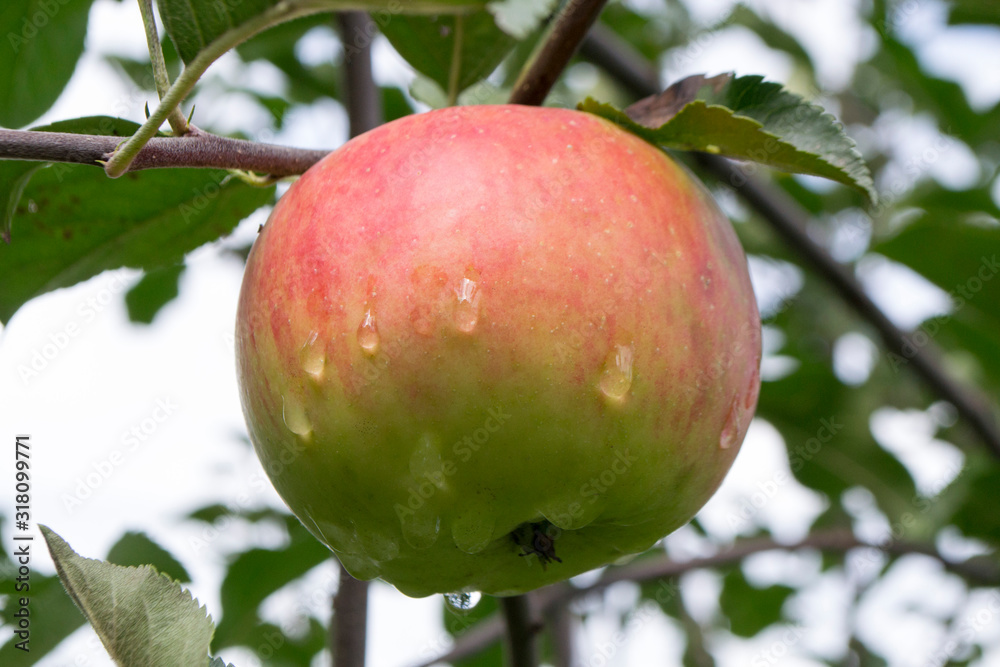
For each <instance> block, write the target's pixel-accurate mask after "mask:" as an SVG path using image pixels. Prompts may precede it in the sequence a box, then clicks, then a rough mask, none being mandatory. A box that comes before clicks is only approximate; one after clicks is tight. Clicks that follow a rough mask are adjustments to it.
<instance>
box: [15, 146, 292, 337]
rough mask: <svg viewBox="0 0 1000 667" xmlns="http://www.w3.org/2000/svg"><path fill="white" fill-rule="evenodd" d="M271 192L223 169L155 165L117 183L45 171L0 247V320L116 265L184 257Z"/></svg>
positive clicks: (149, 265) (96, 173)
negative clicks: (7, 241)
mask: <svg viewBox="0 0 1000 667" xmlns="http://www.w3.org/2000/svg"><path fill="white" fill-rule="evenodd" d="M272 196H273V188H254V187H251V186H249V185H246V184H245V183H243V182H242V181H239V180H238V179H231V178H229V176H228V174H227V173H226V172H225V171H221V170H201V169H169V170H168V169H157V170H148V171H142V172H129V173H128V174H126V175H125V176H123V177H122V178H120V179H116V180H112V179H109V178H107V177H106V176H105V175H104V172H102V171H101V170H100V169H95V168H93V167H88V166H85V165H66V164H57V165H54V166H52V167H49V168H47V169H42V170H39V171H38V172H37V173H36V174H35V175H34V177H33V178H32V180H31V182H30V183H29V184H28V186H27V187H26V188H25V190H24V193H23V195H22V198H21V203H20V204H19V205H18V207H17V210H16V211H15V215H14V224H13V230H12V238H11V243H10V244H9V245H0V266H2V267H3V269H2V273H0V281H2V289H0V320H2V321H3V322H7V321H8V320H9V319H10V317H11V315H13V314H14V312H15V311H16V310H17V309H18V308H20V307H21V305H22V304H24V303H25V302H26V301H28V300H29V299H32V298H34V297H36V296H38V295H40V294H44V293H45V292H49V291H52V290H54V289H57V288H59V287H68V286H70V285H74V284H76V283H78V282H81V281H83V280H87V279H88V278H91V277H93V276H95V275H98V274H99V273H101V272H103V271H106V270H109V269H116V268H119V267H123V266H127V267H137V268H143V269H147V270H149V269H154V268H157V267H161V266H168V265H172V264H176V263H178V262H180V261H181V259H182V258H183V256H184V254H185V253H187V252H189V251H191V250H193V249H195V248H197V247H198V246H200V245H202V244H204V243H207V242H209V241H213V240H215V239H217V238H219V237H220V236H223V235H225V234H228V233H229V232H230V231H232V229H233V228H234V227H235V226H236V224H237V223H238V222H239V221H240V220H242V219H243V218H245V217H246V216H247V215H249V214H250V213H252V212H253V211H255V210H256V209H257V208H259V207H261V206H263V205H264V204H266V203H268V202H269V201H270V200H271V198H272Z"/></svg>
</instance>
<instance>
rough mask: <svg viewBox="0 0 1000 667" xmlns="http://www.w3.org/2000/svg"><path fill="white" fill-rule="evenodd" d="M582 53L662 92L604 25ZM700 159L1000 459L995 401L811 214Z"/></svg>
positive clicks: (729, 167) (644, 89)
mask: <svg viewBox="0 0 1000 667" xmlns="http://www.w3.org/2000/svg"><path fill="white" fill-rule="evenodd" d="M582 51H583V53H585V54H586V55H587V57H588V58H591V59H592V61H593V62H594V63H595V64H597V65H599V66H600V67H602V68H604V69H606V71H607V72H608V73H609V74H611V75H612V76H614V77H615V78H616V79H617V80H618V81H620V82H621V83H622V84H623V85H625V86H627V87H628V88H629V89H630V90H631V91H632V93H633V94H635V95H636V96H637V97H648V96H650V95H655V94H657V93H659V92H661V91H660V88H659V85H658V84H657V82H656V80H655V78H654V77H653V76H652V75H651V73H650V66H649V63H648V62H646V60H645V59H644V58H643V57H642V56H641V55H640V54H638V53H637V52H635V51H634V50H633V49H632V48H631V47H630V46H629V45H628V44H625V43H624V42H622V41H621V40H618V39H616V38H615V36H614V34H613V33H611V32H610V31H609V30H607V29H605V28H603V27H602V26H600V25H597V26H594V29H593V30H592V31H591V32H590V34H589V35H588V36H587V39H586V42H585V46H584V47H583V49H582ZM695 159H696V160H698V162H699V163H700V164H701V165H702V166H703V167H704V168H705V169H706V170H707V171H709V172H711V173H712V174H713V175H714V176H715V177H716V178H718V179H719V180H720V181H721V182H723V183H727V184H729V185H731V186H732V187H733V188H734V189H736V191H737V192H739V194H740V195H741V196H742V197H743V198H744V199H745V200H746V201H747V203H748V204H750V205H751V206H752V207H753V208H754V210H756V211H757V213H758V214H759V215H760V216H761V217H762V218H763V219H764V220H766V221H767V222H768V223H769V224H770V225H771V226H772V227H773V228H774V229H775V231H776V232H777V233H778V234H779V235H780V236H781V238H782V239H783V240H784V241H785V243H786V244H788V245H789V246H790V247H791V248H792V249H793V250H795V251H796V252H797V253H798V254H799V256H800V257H802V258H803V259H804V260H805V262H806V264H807V266H809V267H811V268H813V269H814V270H815V271H816V272H817V273H819V274H820V275H821V276H823V278H825V279H826V280H827V281H828V282H829V283H830V284H831V285H832V286H833V287H834V288H835V289H836V290H837V292H838V293H839V294H840V296H841V298H843V299H844V301H846V302H847V303H848V304H849V305H850V306H851V307H853V308H854V310H855V312H857V314H858V315H859V316H861V318H863V319H864V320H867V321H868V322H869V323H870V324H871V325H872V326H873V327H875V329H876V330H877V331H878V332H879V334H880V335H881V337H882V340H883V342H884V343H885V346H886V348H887V349H889V350H890V351H892V352H894V353H895V354H898V355H900V356H901V357H902V358H903V359H905V360H907V361H909V362H910V363H911V364H912V366H913V370H914V371H916V372H917V374H918V375H919V376H920V377H922V378H923V379H924V381H925V382H927V384H928V385H930V387H931V389H933V390H934V391H935V392H936V393H938V394H939V395H940V396H941V397H943V398H944V399H945V400H947V401H948V402H950V403H952V404H953V405H954V406H955V409H956V410H957V411H958V413H959V415H961V416H962V418H963V419H964V420H965V421H966V422H967V423H968V424H969V425H970V426H971V427H972V429H973V430H974V431H975V432H976V434H977V435H979V437H980V438H981V439H982V440H983V442H984V443H985V444H986V446H987V448H988V449H990V451H991V452H992V453H993V454H994V455H996V456H1000V427H998V425H997V422H996V419H995V418H994V416H993V412H992V403H991V401H990V400H989V399H988V398H987V397H986V396H985V395H983V394H982V393H981V392H979V391H978V390H977V389H975V388H974V387H971V386H963V385H962V384H960V383H959V382H957V381H956V380H954V379H952V378H951V377H950V376H949V375H948V373H947V371H945V369H944V367H943V366H942V364H941V362H940V358H941V353H940V351H939V349H938V347H937V346H936V345H935V344H934V343H933V342H928V343H927V344H924V345H913V344H911V343H910V341H909V337H908V335H907V334H906V333H904V332H903V331H902V330H900V329H899V328H898V327H897V326H896V325H894V324H893V323H892V322H891V321H890V320H889V318H887V317H886V316H885V313H883V312H882V311H881V309H879V307H878V306H876V305H875V302H873V301H872V300H871V298H870V297H869V296H868V295H867V294H865V292H864V290H863V289H862V288H861V286H860V285H859V284H858V282H857V280H855V279H854V276H853V275H852V273H851V272H850V270H849V269H848V268H847V267H845V266H844V265H842V264H840V263H839V262H837V261H836V260H834V259H833V258H832V257H831V256H830V254H829V253H828V252H827V251H826V250H825V249H824V248H823V247H822V246H820V245H819V244H817V243H815V242H814V241H813V240H812V239H811V238H810V237H809V235H808V234H807V233H806V232H805V229H806V225H807V222H808V220H809V215H808V213H807V212H806V211H804V210H803V209H802V207H801V206H799V205H798V203H797V202H795V201H794V200H793V199H792V198H791V197H790V196H788V195H786V194H785V193H783V192H781V191H779V190H778V189H776V188H774V187H771V186H769V185H767V184H766V183H765V182H763V181H761V180H760V179H758V178H755V177H753V176H751V175H749V174H746V173H744V172H742V171H740V170H739V167H738V166H737V165H735V164H734V163H732V162H730V161H729V160H726V159H724V158H720V157H718V156H714V155H708V154H703V153H696V154H695Z"/></svg>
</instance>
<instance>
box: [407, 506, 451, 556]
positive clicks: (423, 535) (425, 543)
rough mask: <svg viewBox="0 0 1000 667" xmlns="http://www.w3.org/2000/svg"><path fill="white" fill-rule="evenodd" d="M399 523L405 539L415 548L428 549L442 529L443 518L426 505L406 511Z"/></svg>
mask: <svg viewBox="0 0 1000 667" xmlns="http://www.w3.org/2000/svg"><path fill="white" fill-rule="evenodd" d="M407 509H409V508H407ZM399 523H400V528H401V529H402V531H403V539H405V540H406V543H407V544H409V545H410V546H411V547H413V548H414V549H427V548H428V547H430V546H432V545H433V544H434V543H435V542H436V541H437V538H438V533H439V532H440V530H441V518H440V517H439V516H437V515H436V514H434V513H432V512H428V511H427V507H426V505H425V506H424V507H423V508H421V509H419V510H417V511H415V512H410V513H409V514H405V513H404V515H403V516H401V517H400V519H399Z"/></svg>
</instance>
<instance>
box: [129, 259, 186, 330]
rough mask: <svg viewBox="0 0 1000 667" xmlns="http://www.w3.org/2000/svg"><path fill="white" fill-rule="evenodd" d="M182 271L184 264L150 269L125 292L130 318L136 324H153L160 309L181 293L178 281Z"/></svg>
mask: <svg viewBox="0 0 1000 667" xmlns="http://www.w3.org/2000/svg"><path fill="white" fill-rule="evenodd" d="M182 273H184V265H183V264H175V265H174V266H166V267H162V268H159V269H153V270H152V271H148V272H147V273H146V274H145V275H144V276H143V277H142V279H141V280H140V281H139V282H138V283H136V284H135V285H133V286H132V289H130V290H129V291H128V292H126V293H125V307H126V308H128V318H129V319H130V320H131V321H132V322H134V323H136V324H152V322H153V318H155V317H156V314H157V313H158V312H160V309H161V308H163V306H165V305H167V304H168V303H170V302H171V301H173V300H174V299H176V298H177V295H178V294H179V293H180V288H179V287H178V283H179V282H180V278H181V274H182Z"/></svg>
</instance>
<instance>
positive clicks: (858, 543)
mask: <svg viewBox="0 0 1000 667" xmlns="http://www.w3.org/2000/svg"><path fill="white" fill-rule="evenodd" d="M861 548H870V549H877V550H880V551H882V552H884V553H887V554H890V555H892V556H903V555H907V554H921V555H924V556H928V557H930V558H933V559H935V560H937V561H938V562H940V563H941V564H942V565H944V567H945V569H946V570H949V571H951V572H953V573H955V574H957V575H959V576H961V577H964V578H965V579H967V580H968V581H970V582H972V583H974V584H977V585H981V586H991V587H992V586H998V585H1000V567H998V566H997V564H996V563H994V562H992V561H987V560H982V561H978V560H970V561H964V562H954V561H951V560H948V559H947V558H945V557H944V556H943V555H941V553H940V552H939V551H938V550H937V549H936V548H934V546H933V545H931V544H922V543H918V542H907V541H902V540H890V541H888V542H886V543H884V544H870V543H868V542H864V541H862V540H859V539H858V538H857V536H855V535H854V533H852V532H851V531H850V530H843V529H834V530H826V531H818V532H815V533H812V534H811V535H809V536H808V537H806V538H805V539H804V540H802V541H800V542H796V543H794V544H779V543H778V542H775V541H774V539H773V538H770V537H761V538H755V539H750V540H743V541H740V542H737V543H736V544H734V545H733V546H731V547H729V548H727V549H725V550H723V551H720V552H719V553H717V554H714V555H712V556H706V557H704V558H695V559H692V560H686V561H676V560H672V559H671V558H669V557H667V556H665V555H664V556H663V557H660V558H647V559H643V560H640V561H638V562H635V563H632V564H630V565H625V566H623V567H616V568H610V569H608V570H607V571H606V572H605V573H604V576H602V577H601V578H600V579H599V580H598V581H596V582H595V583H593V584H591V585H590V586H585V587H582V588H576V587H574V586H571V585H569V584H565V583H564V584H560V585H556V586H549V587H547V588H543V589H540V590H538V591H536V592H535V593H533V594H532V597H533V600H534V604H535V606H536V607H537V608H538V609H539V611H540V612H541V613H542V614H547V613H549V610H551V609H553V608H554V607H555V606H556V605H566V604H568V603H569V602H571V601H572V600H574V599H576V598H579V597H583V596H586V595H588V594H591V593H594V592H597V591H601V590H603V589H605V588H607V587H608V586H610V585H612V584H614V583H617V582H619V581H636V582H644V581H655V580H658V579H671V578H675V577H678V576H680V575H682V574H684V573H685V572H690V571H692V570H699V569H704V568H711V567H721V566H724V565H731V564H733V563H738V562H740V561H741V560H743V559H744V558H746V557H747V556H751V555H753V554H757V553H762V552H765V551H799V550H802V549H818V550H820V551H826V552H833V553H846V552H847V551H851V550H852V549H861ZM671 594H673V593H671ZM503 632H504V622H503V619H502V618H501V617H500V615H499V614H497V615H494V616H493V617H491V618H487V619H484V620H483V621H481V622H479V623H478V624H476V625H475V626H473V628H472V629H471V630H469V632H467V633H466V634H464V635H462V636H461V637H459V638H458V639H457V640H456V641H455V645H454V646H453V647H452V648H451V650H449V651H448V652H446V653H444V654H442V655H440V656H438V657H436V658H433V659H432V660H428V661H427V662H424V663H421V664H420V665H419V666H418V667H431V666H432V665H436V664H438V663H441V662H454V661H455V660H459V659H462V658H466V657H469V656H471V655H475V654H476V653H478V652H479V651H481V650H483V649H485V648H487V647H488V646H490V645H491V644H492V643H493V642H496V641H498V640H499V639H500V637H501V636H502V635H503Z"/></svg>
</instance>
